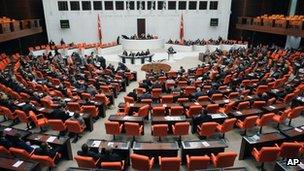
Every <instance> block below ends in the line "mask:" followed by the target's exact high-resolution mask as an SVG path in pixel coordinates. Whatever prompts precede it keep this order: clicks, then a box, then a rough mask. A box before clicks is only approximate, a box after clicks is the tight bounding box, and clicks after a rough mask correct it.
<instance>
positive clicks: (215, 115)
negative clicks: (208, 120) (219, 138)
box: [211, 113, 222, 119]
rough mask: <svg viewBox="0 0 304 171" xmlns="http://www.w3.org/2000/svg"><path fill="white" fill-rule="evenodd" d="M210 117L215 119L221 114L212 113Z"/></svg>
mask: <svg viewBox="0 0 304 171" xmlns="http://www.w3.org/2000/svg"><path fill="white" fill-rule="evenodd" d="M211 117H212V119H217V118H221V117H222V115H221V114H218V113H217V114H212V115H211Z"/></svg>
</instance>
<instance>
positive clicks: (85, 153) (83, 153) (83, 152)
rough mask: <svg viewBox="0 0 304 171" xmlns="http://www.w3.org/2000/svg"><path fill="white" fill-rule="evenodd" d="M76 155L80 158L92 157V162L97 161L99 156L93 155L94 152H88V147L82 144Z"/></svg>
mask: <svg viewBox="0 0 304 171" xmlns="http://www.w3.org/2000/svg"><path fill="white" fill-rule="evenodd" d="M77 154H78V155H80V156H87V157H92V158H93V159H94V160H98V159H99V158H100V156H101V155H99V154H98V153H95V152H93V151H91V150H89V147H88V145H87V144H83V145H82V146H81V151H78V152H77Z"/></svg>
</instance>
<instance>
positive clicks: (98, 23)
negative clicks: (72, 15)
mask: <svg viewBox="0 0 304 171" xmlns="http://www.w3.org/2000/svg"><path fill="white" fill-rule="evenodd" d="M97 31H98V40H99V43H102V32H101V22H100V17H99V14H98V18H97Z"/></svg>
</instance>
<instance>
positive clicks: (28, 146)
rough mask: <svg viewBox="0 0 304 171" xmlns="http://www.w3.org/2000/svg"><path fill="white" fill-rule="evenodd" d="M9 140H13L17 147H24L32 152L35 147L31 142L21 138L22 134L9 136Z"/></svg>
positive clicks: (14, 145)
mask: <svg viewBox="0 0 304 171" xmlns="http://www.w3.org/2000/svg"><path fill="white" fill-rule="evenodd" d="M8 138H9V141H10V142H12V146H13V147H16V148H22V149H24V150H25V151H27V152H28V153H31V152H32V151H33V150H34V148H33V147H32V146H31V144H30V142H24V141H23V140H22V139H21V135H20V134H19V133H16V134H15V136H8Z"/></svg>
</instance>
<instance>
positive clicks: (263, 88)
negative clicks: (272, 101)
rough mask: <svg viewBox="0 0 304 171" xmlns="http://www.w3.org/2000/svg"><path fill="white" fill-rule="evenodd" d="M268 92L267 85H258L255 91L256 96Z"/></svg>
mask: <svg viewBox="0 0 304 171" xmlns="http://www.w3.org/2000/svg"><path fill="white" fill-rule="evenodd" d="M267 91H268V85H259V86H258V88H257V89H256V93H257V94H263V93H264V92H267Z"/></svg>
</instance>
